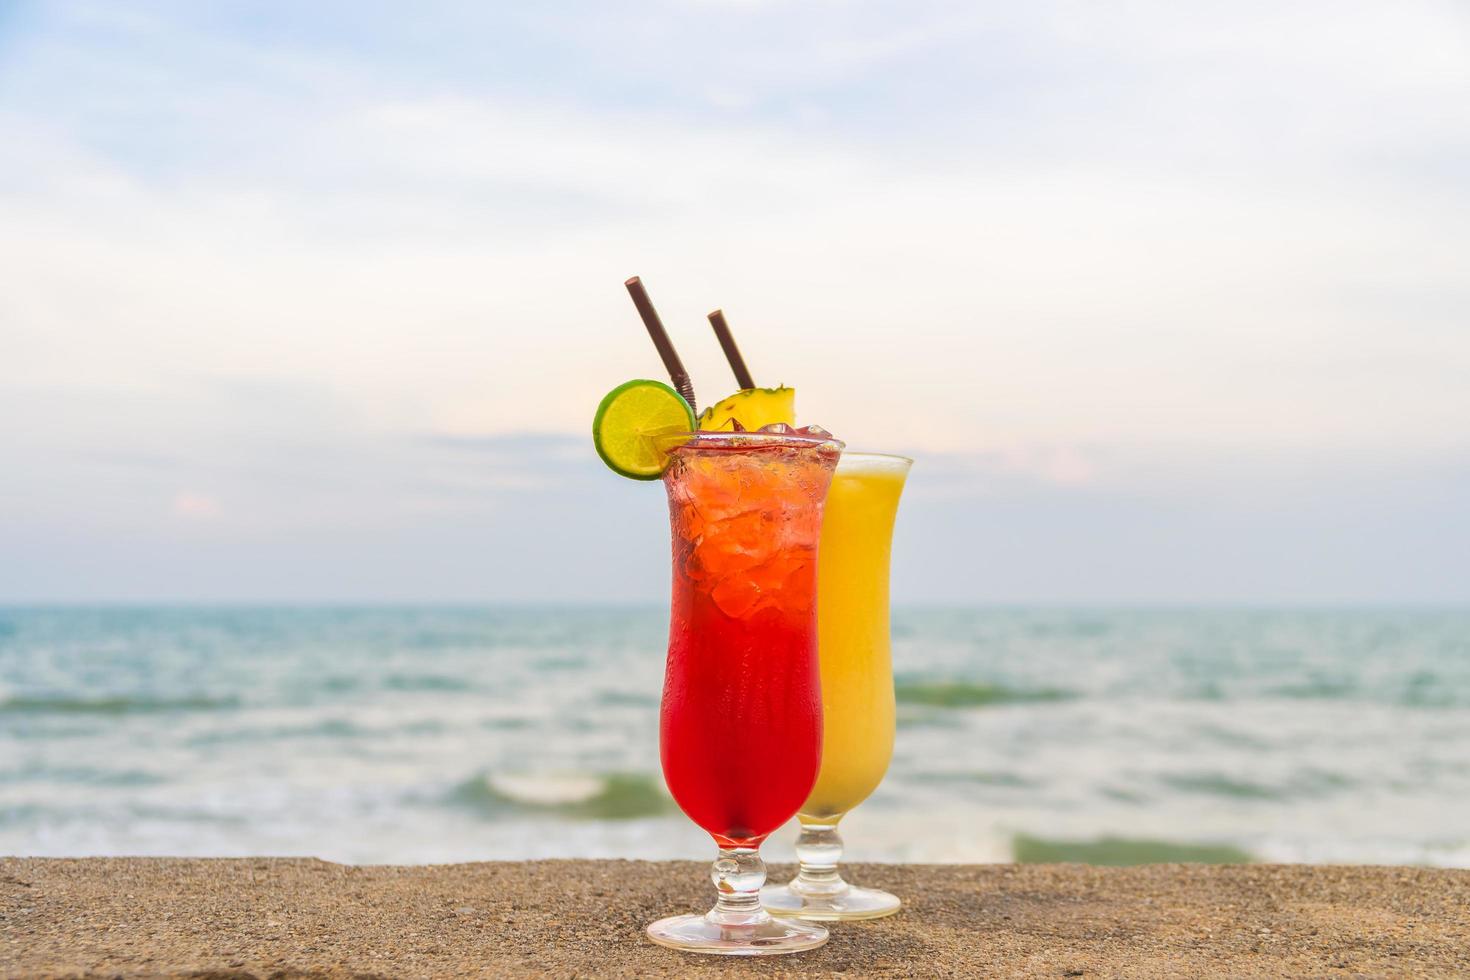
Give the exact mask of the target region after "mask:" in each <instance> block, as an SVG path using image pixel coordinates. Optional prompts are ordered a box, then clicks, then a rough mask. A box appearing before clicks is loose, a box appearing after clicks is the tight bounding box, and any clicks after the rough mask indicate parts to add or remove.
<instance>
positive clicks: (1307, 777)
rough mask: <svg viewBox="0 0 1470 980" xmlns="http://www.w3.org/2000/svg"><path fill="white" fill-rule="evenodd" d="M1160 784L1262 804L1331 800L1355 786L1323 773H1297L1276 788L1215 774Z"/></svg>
mask: <svg viewBox="0 0 1470 980" xmlns="http://www.w3.org/2000/svg"><path fill="white" fill-rule="evenodd" d="M1161 781H1162V782H1163V783H1164V784H1166V785H1167V786H1169V787H1171V788H1173V789H1176V790H1180V791H1182V792H1185V793H1199V794H1203V795H1206V796H1225V797H1229V798H1231V799H1236V800H1263V801H1264V800H1290V799H1314V798H1319V797H1324V796H1331V795H1332V794H1334V793H1338V792H1341V791H1343V790H1345V789H1351V788H1352V787H1353V786H1354V785H1355V783H1354V781H1353V780H1352V779H1350V778H1348V777H1347V776H1344V775H1342V774H1341V773H1335V772H1328V771H1326V770H1323V769H1305V770H1299V771H1297V772H1294V773H1292V774H1291V776H1290V778H1289V779H1287V780H1286V782H1285V783H1284V784H1283V785H1279V786H1277V785H1272V784H1270V783H1264V782H1260V781H1258V780H1254V779H1242V778H1239V777H1235V776H1227V775H1225V774H1223V773H1218V772H1198V773H1171V774H1166V775H1164V776H1162V777H1161Z"/></svg>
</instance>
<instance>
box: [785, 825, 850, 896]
mask: <svg viewBox="0 0 1470 980" xmlns="http://www.w3.org/2000/svg"><path fill="white" fill-rule="evenodd" d="M796 857H797V860H799V861H800V862H801V870H800V871H799V872H797V875H796V878H795V879H793V880H792V882H791V890H792V891H794V892H797V893H799V894H802V895H840V894H841V893H842V892H844V891H846V890H847V882H845V881H843V880H842V874H841V872H839V871H838V870H837V862H838V861H840V860H842V838H841V836H839V835H838V833H837V824H836V823H835V822H834V823H803V824H802V825H801V835H800V836H799V837H797V838H796Z"/></svg>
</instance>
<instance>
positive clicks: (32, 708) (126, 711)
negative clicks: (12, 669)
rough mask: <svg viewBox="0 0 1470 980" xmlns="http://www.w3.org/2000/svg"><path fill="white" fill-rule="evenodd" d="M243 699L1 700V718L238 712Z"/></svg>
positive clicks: (115, 697)
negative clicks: (45, 715)
mask: <svg viewBox="0 0 1470 980" xmlns="http://www.w3.org/2000/svg"><path fill="white" fill-rule="evenodd" d="M239 705H240V699H239V698H234V697H226V698H212V697H205V696H202V695H200V696H192V697H181V698H155V697H148V696H146V695H145V696H137V695H118V696H110V697H84V696H66V695H62V696H58V697H27V696H19V697H9V698H5V699H4V700H0V714H69V715H131V714H161V713H164V712H170V711H218V710H220V709H225V708H236V707H239Z"/></svg>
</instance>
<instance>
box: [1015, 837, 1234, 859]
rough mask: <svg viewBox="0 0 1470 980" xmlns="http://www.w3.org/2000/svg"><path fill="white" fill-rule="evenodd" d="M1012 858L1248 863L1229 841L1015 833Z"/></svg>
mask: <svg viewBox="0 0 1470 980" xmlns="http://www.w3.org/2000/svg"><path fill="white" fill-rule="evenodd" d="M1011 851H1012V855H1013V857H1014V859H1015V860H1016V861H1017V862H1019V863H1021V864H1057V863H1063V862H1066V863H1076V864H1102V865H1111V866H1114V867H1120V866H1123V865H1130V864H1249V863H1250V862H1251V861H1253V860H1254V858H1253V857H1252V856H1251V854H1250V853H1248V852H1246V851H1243V850H1241V849H1240V848H1238V847H1235V846H1233V845H1231V844H1211V843H1197V842H1185V841H1168V840H1152V839H1149V838H1133V837H1099V838H1096V839H1093V840H1054V839H1048V838H1045V837H1032V836H1030V835H1029V834H1017V835H1016V836H1015V837H1014V838H1012V840H1011Z"/></svg>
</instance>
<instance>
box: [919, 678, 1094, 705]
mask: <svg viewBox="0 0 1470 980" xmlns="http://www.w3.org/2000/svg"><path fill="white" fill-rule="evenodd" d="M893 693H894V696H895V697H896V698H897V699H898V703H899V704H914V705H921V706H924V707H928V708H979V707H984V706H986V705H992V704H1034V703H1037V702H1045V701H1067V700H1070V699H1072V698H1075V697H1076V696H1077V695H1076V694H1074V693H1073V692H1071V691H1063V690H1059V689H1056V688H1015V687H1005V686H1003V685H1000V684H981V683H976V682H973V681H955V680H949V681H919V680H914V681H899V682H898V683H897V684H895V685H894V689H893Z"/></svg>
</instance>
